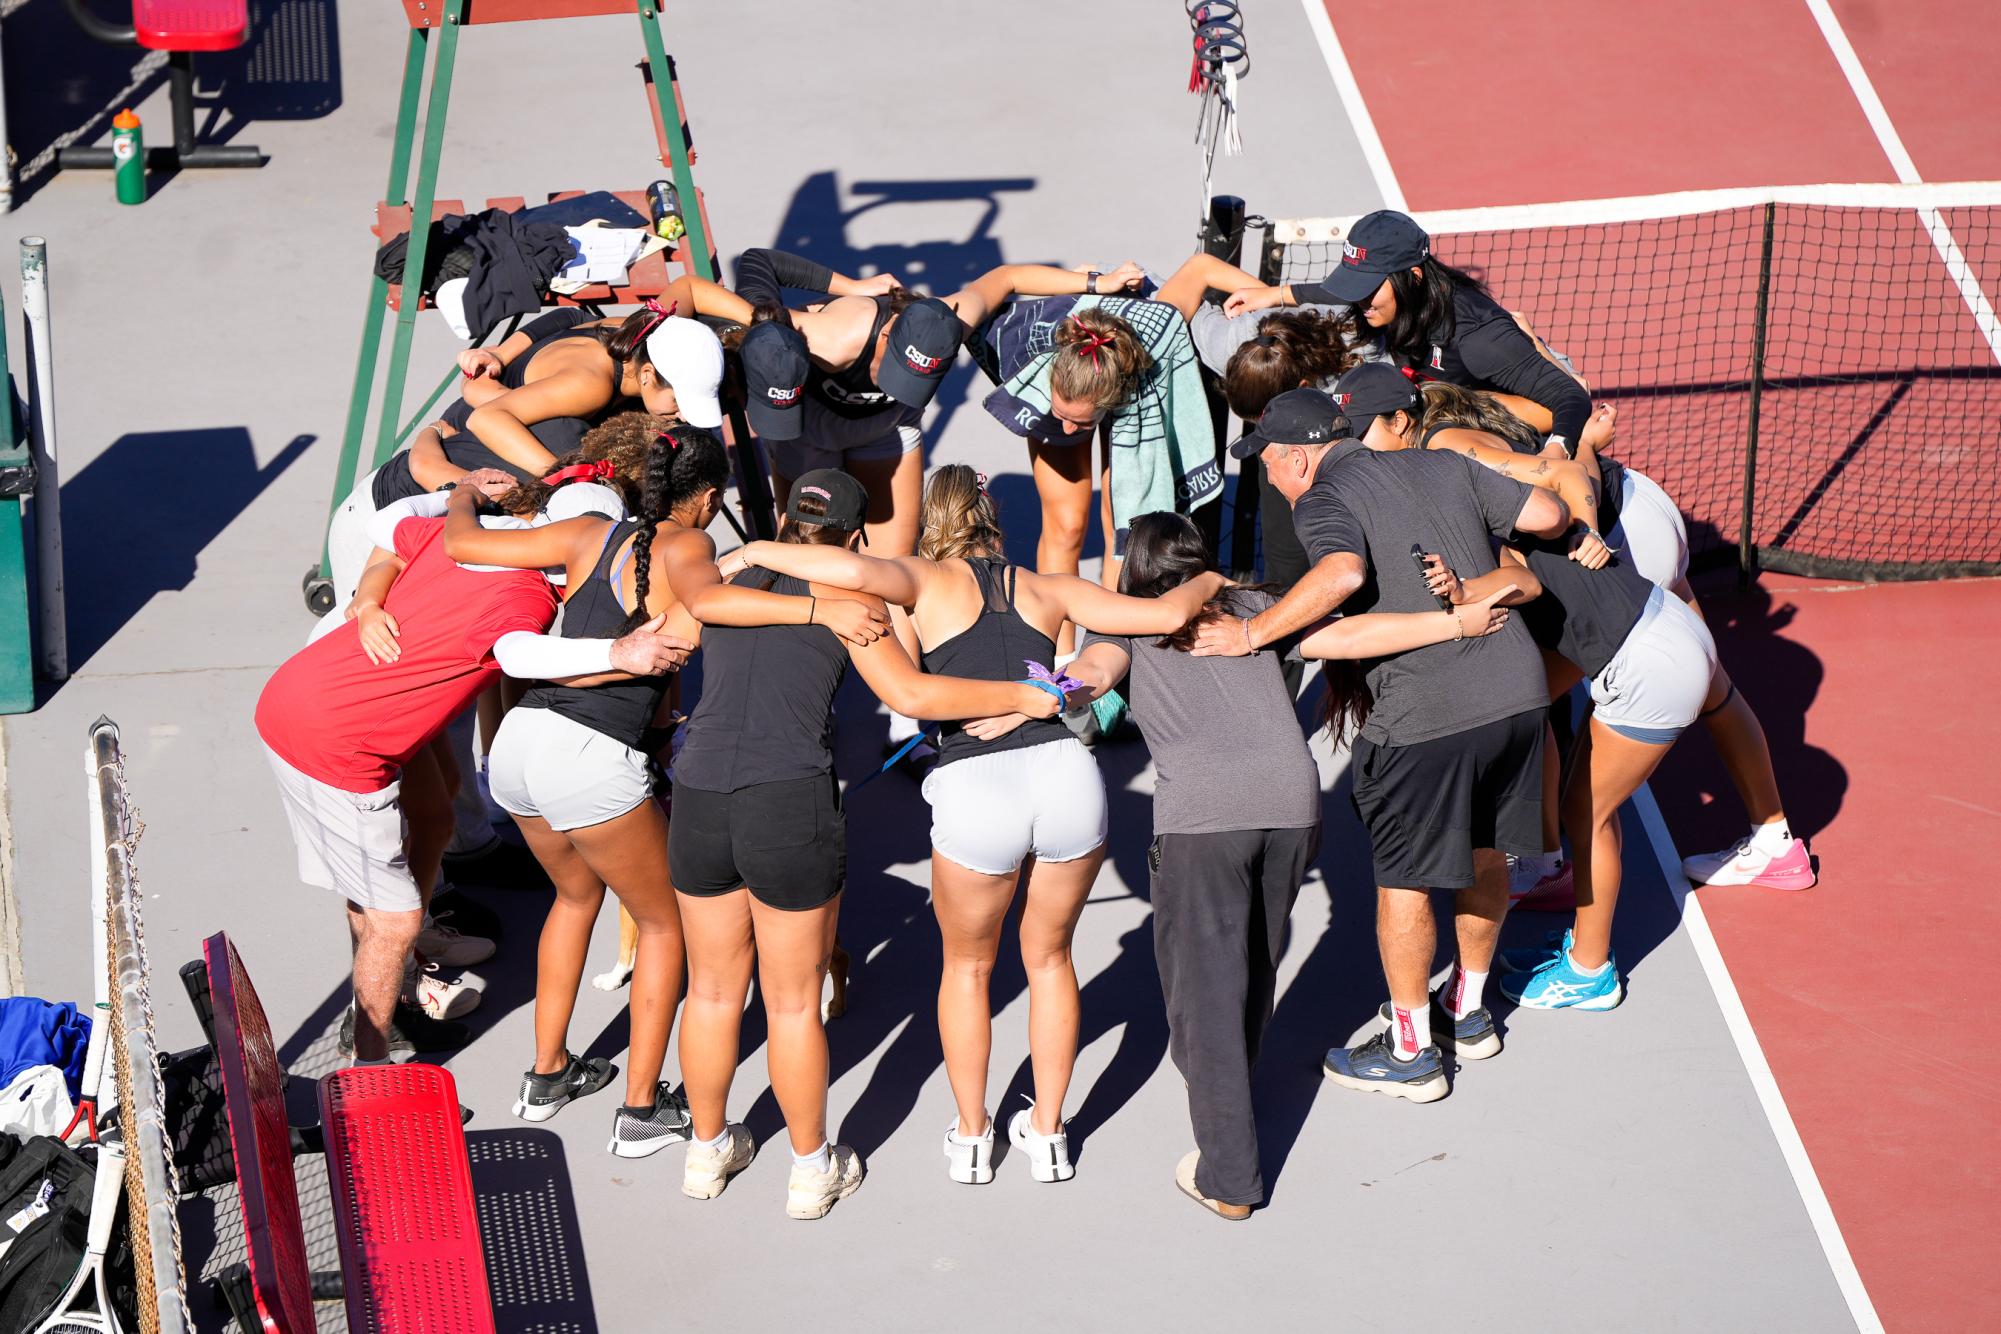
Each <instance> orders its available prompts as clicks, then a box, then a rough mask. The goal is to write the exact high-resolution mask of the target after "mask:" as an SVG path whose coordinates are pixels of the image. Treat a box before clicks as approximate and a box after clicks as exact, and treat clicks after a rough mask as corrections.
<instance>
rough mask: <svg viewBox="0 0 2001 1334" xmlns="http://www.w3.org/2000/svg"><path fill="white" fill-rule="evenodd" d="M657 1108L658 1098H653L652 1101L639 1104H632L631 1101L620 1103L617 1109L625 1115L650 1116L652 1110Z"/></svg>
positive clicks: (658, 1105)
mask: <svg viewBox="0 0 2001 1334" xmlns="http://www.w3.org/2000/svg"><path fill="white" fill-rule="evenodd" d="M659 1108H660V1102H659V1100H658V1099H655V1100H654V1101H652V1102H649V1103H644V1104H640V1105H634V1104H633V1103H629V1102H628V1103H622V1104H620V1106H619V1109H618V1110H620V1111H621V1112H624V1113H625V1114H626V1115H627V1116H651V1115H653V1113H654V1112H656V1111H658V1110H659Z"/></svg>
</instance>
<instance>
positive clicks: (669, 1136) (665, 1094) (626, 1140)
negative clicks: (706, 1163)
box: [606, 1083, 694, 1158]
mask: <svg viewBox="0 0 2001 1334" xmlns="http://www.w3.org/2000/svg"><path fill="white" fill-rule="evenodd" d="M655 1093H656V1095H657V1096H656V1099H655V1101H654V1103H653V1105H652V1106H651V1107H620V1108H619V1109H618V1110H617V1111H616V1112H614V1113H613V1114H612V1118H611V1143H610V1144H609V1145H607V1146H606V1147H607V1148H608V1149H610V1151H611V1152H612V1153H614V1154H616V1155H617V1156H618V1157H620V1158H644V1157H646V1156H647V1155H649V1154H655V1153H658V1152H660V1150H662V1149H664V1148H666V1147H667V1146H668V1145H669V1144H685V1143H687V1142H688V1140H689V1139H691V1138H693V1136H694V1123H693V1122H692V1121H691V1120H690V1118H689V1116H688V1099H687V1096H686V1095H685V1094H683V1093H681V1092H680V1091H679V1090H677V1089H671V1088H669V1087H668V1086H667V1085H666V1084H664V1083H663V1084H661V1085H660V1086H659V1088H658V1089H656V1090H655Z"/></svg>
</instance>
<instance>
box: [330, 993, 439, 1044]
mask: <svg viewBox="0 0 2001 1334" xmlns="http://www.w3.org/2000/svg"><path fill="white" fill-rule="evenodd" d="M470 1041H472V1030H471V1029H469V1028H467V1027H466V1026H465V1025H464V1024H455V1023H450V1022H447V1021H445V1020H441V1019H433V1018H431V1016H430V1015H428V1014H425V1013H424V1012H423V1010H421V1009H419V1008H418V1007H417V1006H415V1005H412V1004H410V1003H409V1002H407V1001H397V1002H396V1013H395V1014H394V1015H393V1016H392V1017H391V1018H390V1020H389V1054H390V1055H391V1056H412V1055H416V1054H419V1053H423V1054H429V1053H432V1052H441V1051H457V1050H458V1049H459V1048H460V1047H463V1046H465V1045H466V1043H468V1042H470ZM336 1046H337V1048H338V1050H339V1052H340V1054H341V1055H342V1056H344V1057H352V1056H353V1055H354V1007H353V1006H352V1005H350V1006H348V1007H347V1009H346V1010H345V1011H343V1012H342V1013H341V1017H340V1038H339V1040H338V1042H337V1043H336Z"/></svg>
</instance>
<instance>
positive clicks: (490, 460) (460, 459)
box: [370, 310, 597, 509]
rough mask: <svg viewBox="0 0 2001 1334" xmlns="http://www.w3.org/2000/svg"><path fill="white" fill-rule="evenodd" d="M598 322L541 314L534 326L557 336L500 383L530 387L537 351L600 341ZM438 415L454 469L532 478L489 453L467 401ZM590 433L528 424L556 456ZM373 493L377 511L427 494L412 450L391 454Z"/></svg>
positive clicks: (577, 425)
mask: <svg viewBox="0 0 2001 1334" xmlns="http://www.w3.org/2000/svg"><path fill="white" fill-rule="evenodd" d="M570 315H573V316H575V317H576V318H575V319H574V320H572V321H570V322H569V324H568V325H567V326H566V327H565V326H563V325H562V323H561V320H560V318H559V317H561V316H570ZM596 319H597V317H596V316H595V315H592V314H590V313H589V312H588V311H582V310H566V311H560V312H557V313H556V314H555V315H545V316H543V317H542V318H541V319H539V320H537V321H536V322H535V323H536V324H538V325H541V326H543V327H544V328H547V327H549V326H550V325H552V324H554V325H557V326H558V327H557V328H556V330H555V332H553V333H546V334H543V335H542V336H541V337H540V338H537V339H536V340H535V341H534V342H532V343H530V344H529V345H528V347H527V350H526V351H524V352H522V354H521V355H520V356H518V357H516V358H515V359H514V360H513V361H511V362H509V363H508V364H507V365H506V366H505V367H503V368H502V369H501V372H500V383H501V384H503V385H505V386H507V387H508V388H509V389H519V388H520V387H521V386H522V385H523V384H526V383H527V378H526V377H527V375H528V363H529V362H531V361H533V360H534V359H535V354H536V353H537V352H540V351H541V350H542V349H543V348H545V347H548V346H549V345H550V344H551V343H556V342H560V341H561V340H563V339H565V338H578V337H586V338H595V337H597V331H596V330H595V329H592V328H590V327H588V326H589V325H590V324H591V323H593V322H595V320H596ZM438 415H439V417H440V418H441V419H442V420H443V421H444V422H445V424H446V425H448V426H450V427H451V431H450V432H449V433H448V434H447V435H446V436H445V438H444V440H443V441H442V442H441V444H442V445H443V447H444V451H445V458H446V460H447V461H448V462H450V463H451V464H452V465H453V466H454V467H458V468H464V469H465V470H466V471H467V472H472V471H474V470H476V469H479V468H498V469H500V470H501V471H502V472H505V473H510V474H512V475H513V477H514V479H515V480H516V481H519V482H525V481H528V480H530V474H529V472H528V471H527V470H526V469H525V468H521V467H518V466H516V465H515V464H512V463H509V462H508V461H507V460H506V459H503V458H502V457H500V455H498V454H496V453H494V452H493V451H492V450H490V449H488V448H487V447H486V445H485V444H484V443H483V442H482V441H481V440H480V438H479V437H478V436H476V435H474V434H473V433H472V432H471V431H469V430H467V429H466V423H467V421H469V420H470V419H471V417H472V407H471V405H470V404H468V403H467V402H466V401H465V400H464V399H462V398H461V399H459V400H458V401H457V402H455V403H453V404H452V405H451V406H450V407H448V408H446V409H445V410H444V411H443V412H441V413H439V414H438ZM590 429H591V424H590V423H589V422H587V421H585V420H584V419H583V418H582V417H551V418H549V419H548V420H547V421H539V422H531V423H529V426H528V432H529V434H530V435H533V436H534V437H535V439H536V440H537V441H539V442H540V443H541V445H542V448H544V449H546V450H548V451H549V452H550V453H551V454H554V455H555V456H556V457H557V458H561V457H563V455H565V454H567V453H569V452H570V451H571V450H573V449H575V448H576V447H577V446H578V445H580V444H582V443H583V439H584V436H585V434H586V433H588V432H589V430H590ZM370 494H371V495H372V497H373V498H374V501H375V508H377V509H381V508H383V507H384V506H385V505H393V504H395V503H396V502H397V501H399V500H405V499H408V498H409V497H411V496H420V495H422V494H424V488H423V487H421V486H419V485H417V479H416V478H415V477H412V476H411V475H410V451H409V450H407V449H405V450H401V451H399V452H397V453H396V454H393V455H391V456H390V458H389V461H388V462H387V463H384V464H383V465H382V467H381V468H380V469H379V470H378V471H377V472H376V474H375V484H374V486H373V487H372V488H371V489H370Z"/></svg>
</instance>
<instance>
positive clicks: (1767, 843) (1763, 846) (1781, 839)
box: [1751, 817, 1793, 857]
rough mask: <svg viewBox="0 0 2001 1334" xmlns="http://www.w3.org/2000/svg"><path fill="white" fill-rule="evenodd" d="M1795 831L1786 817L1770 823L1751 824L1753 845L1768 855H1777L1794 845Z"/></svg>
mask: <svg viewBox="0 0 2001 1334" xmlns="http://www.w3.org/2000/svg"><path fill="white" fill-rule="evenodd" d="M1792 841H1793V831H1792V828H1791V827H1790V826H1789V825H1787V823H1786V821H1785V819H1784V817H1781V818H1779V819H1777V820H1774V821H1772V822H1771V823H1770V824H1760V825H1752V826H1751V846H1752V847H1753V848H1754V849H1756V850H1757V851H1759V852H1762V853H1764V854H1765V855H1766V856H1767V857H1776V856H1778V855H1779V854H1781V853H1783V852H1784V851H1785V850H1786V849H1787V848H1789V847H1791V846H1792Z"/></svg>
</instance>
